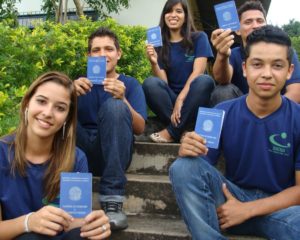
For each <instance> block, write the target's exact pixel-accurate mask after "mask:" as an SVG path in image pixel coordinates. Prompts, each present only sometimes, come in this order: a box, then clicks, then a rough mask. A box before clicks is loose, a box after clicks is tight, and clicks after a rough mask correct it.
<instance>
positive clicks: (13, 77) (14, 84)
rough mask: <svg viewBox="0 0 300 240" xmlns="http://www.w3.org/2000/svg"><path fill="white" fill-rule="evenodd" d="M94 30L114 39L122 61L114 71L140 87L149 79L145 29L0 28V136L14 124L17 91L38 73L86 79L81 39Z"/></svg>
mask: <svg viewBox="0 0 300 240" xmlns="http://www.w3.org/2000/svg"><path fill="white" fill-rule="evenodd" d="M100 26H106V27H109V28H110V29H111V30H113V31H114V32H115V33H116V34H117V35H118V37H119V40H120V45H121V49H122V52H123V54H122V58H121V60H120V61H119V64H118V72H120V73H124V74H126V75H129V76H133V77H135V78H137V79H138V80H139V81H140V82H142V81H143V79H144V78H146V77H147V76H149V75H150V65H149V63H148V60H147V59H146V55H145V47H144V46H145V40H146V29H145V28H144V27H142V26H123V25H119V24H117V23H116V21H114V20H113V19H107V20H105V21H96V22H92V21H91V20H87V19H82V20H81V21H69V22H68V23H66V24H65V25H61V24H55V23H53V22H42V23H40V24H38V25H37V26H36V27H35V28H34V29H33V30H30V29H28V28H26V27H22V26H20V27H18V28H11V27H9V26H8V25H7V24H5V23H0V42H1V44H0V83H1V84H0V126H1V129H0V134H1V135H3V134H5V133H7V132H8V131H9V129H13V127H14V126H15V125H16V123H17V118H16V116H17V113H18V103H19V102H20V100H21V97H20V96H19V94H17V92H22V89H23V90H24V89H26V88H27V87H28V86H29V84H30V83H31V82H32V81H33V80H34V79H35V78H37V77H38V76H39V75H40V74H41V73H44V72H46V71H49V70H56V71H61V72H64V73H66V74H67V75H69V76H70V77H71V78H72V79H75V78H77V77H79V76H85V75H86V60H87V38H88V36H89V35H90V33H91V32H93V31H94V30H95V29H96V28H98V27H100Z"/></svg>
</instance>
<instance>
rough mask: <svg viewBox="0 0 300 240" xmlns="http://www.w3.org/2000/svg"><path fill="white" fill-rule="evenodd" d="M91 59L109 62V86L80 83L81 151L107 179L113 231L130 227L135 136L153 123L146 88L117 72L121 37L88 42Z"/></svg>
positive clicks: (100, 32) (107, 35)
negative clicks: (126, 206) (126, 207)
mask: <svg viewBox="0 0 300 240" xmlns="http://www.w3.org/2000/svg"><path fill="white" fill-rule="evenodd" d="M88 53H89V56H92V57H97V56H105V57H106V78H105V80H104V81H103V85H92V83H91V82H90V80H89V79H87V78H79V79H77V80H75V81H74V84H75V87H76V91H77V95H78V96H79V97H78V126H77V145H78V146H79V147H80V148H81V149H82V150H83V151H84V152H85V153H86V155H87V158H88V163H89V169H90V170H91V171H92V172H93V173H94V174H97V175H99V174H100V175H101V181H100V186H99V193H100V196H99V200H100V204H101V208H102V209H103V210H104V211H105V212H106V214H107V216H108V217H109V218H110V224H111V229H112V230H114V229H124V228H126V227H127V225H128V224H127V218H126V215H125V214H124V213H123V212H122V203H123V201H124V192H125V184H126V177H125V171H126V169H127V167H128V166H129V164H130V161H131V157H132V147H133V134H141V133H142V132H143V131H144V127H145V120H146V117H147V110H146V101H145V96H144V93H143V89H142V86H141V85H140V84H139V82H138V81H137V80H136V79H134V78H132V77H128V76H125V75H123V74H119V73H117V72H116V67H117V63H118V60H119V59H120V58H121V49H120V45H119V41H118V38H117V36H116V35H115V33H113V32H112V31H110V30H109V29H107V28H99V29H97V30H96V31H95V32H93V33H92V34H91V35H90V37H89V40H88Z"/></svg>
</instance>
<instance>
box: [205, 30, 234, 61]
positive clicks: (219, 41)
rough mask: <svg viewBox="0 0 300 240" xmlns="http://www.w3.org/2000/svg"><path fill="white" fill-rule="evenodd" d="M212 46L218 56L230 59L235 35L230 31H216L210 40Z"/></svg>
mask: <svg viewBox="0 0 300 240" xmlns="http://www.w3.org/2000/svg"><path fill="white" fill-rule="evenodd" d="M210 40H211V42H212V45H213V46H214V48H215V49H216V50H217V52H218V54H221V55H223V56H226V57H229V56H230V54H231V48H230V47H231V46H232V45H233V43H234V35H233V34H232V31H231V30H230V29H227V30H224V29H216V30H214V31H213V32H212V34H211V38H210Z"/></svg>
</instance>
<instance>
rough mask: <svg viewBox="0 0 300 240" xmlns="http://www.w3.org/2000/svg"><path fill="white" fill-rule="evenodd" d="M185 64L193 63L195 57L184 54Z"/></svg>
mask: <svg viewBox="0 0 300 240" xmlns="http://www.w3.org/2000/svg"><path fill="white" fill-rule="evenodd" d="M184 56H185V62H193V61H194V58H195V56H194V55H189V54H187V53H186V54H185V55H184Z"/></svg>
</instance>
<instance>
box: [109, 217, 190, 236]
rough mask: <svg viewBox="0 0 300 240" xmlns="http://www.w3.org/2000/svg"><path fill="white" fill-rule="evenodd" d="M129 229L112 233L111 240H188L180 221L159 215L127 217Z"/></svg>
mask: <svg viewBox="0 0 300 240" xmlns="http://www.w3.org/2000/svg"><path fill="white" fill-rule="evenodd" d="M128 224H129V227H128V228H127V229H126V230H124V231H119V232H113V233H112V236H111V237H110V239H111V240H125V239H128V240H129V239H130V240H190V239H191V237H190V236H189V233H188V231H187V230H186V227H185V225H184V223H183V222H182V220H180V219H179V218H176V217H170V216H167V217H166V216H161V215H129V216H128Z"/></svg>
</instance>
